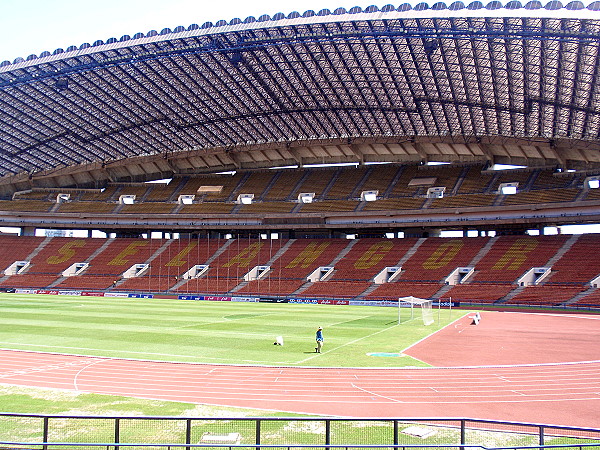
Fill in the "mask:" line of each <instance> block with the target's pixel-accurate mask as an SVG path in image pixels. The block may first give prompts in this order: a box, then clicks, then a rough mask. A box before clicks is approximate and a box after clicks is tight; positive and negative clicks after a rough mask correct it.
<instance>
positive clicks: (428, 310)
mask: <svg viewBox="0 0 600 450" xmlns="http://www.w3.org/2000/svg"><path fill="white" fill-rule="evenodd" d="M432 305H433V300H428V299H425V298H418V297H413V296H412V295H411V296H409V297H400V298H399V299H398V323H399V324H400V323H402V320H404V321H406V320H408V318H410V319H414V318H415V314H418V311H417V312H415V307H416V308H419V309H420V310H421V318H422V319H423V325H431V324H433V322H434V319H433V310H432ZM408 308H410V311H409V309H408ZM403 309H404V310H405V313H404V314H403V313H402V310H403ZM404 316H407V317H404Z"/></svg>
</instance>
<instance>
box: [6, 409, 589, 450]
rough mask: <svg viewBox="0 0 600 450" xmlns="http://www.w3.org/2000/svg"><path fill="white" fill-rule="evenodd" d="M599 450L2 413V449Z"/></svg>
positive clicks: (370, 424)
mask: <svg viewBox="0 0 600 450" xmlns="http://www.w3.org/2000/svg"><path fill="white" fill-rule="evenodd" d="M540 446H545V447H546V448H551V447H552V448H563V447H566V448H578V449H582V450H583V449H584V448H586V447H597V448H598V449H600V429H595V428H579V427H565V426H554V425H540V424H531V423H517V422H502V421H492V420H481V419H462V418H450V419H430V418H419V419H371V418H360V419H339V418H323V417H272V418H271V417H270V418H255V417H242V418H240V417H219V418H196V417H194V418H189V417H142V416H133V417H106V416H64V415H60V416H53V415H30V414H11V413H4V414H0V450H1V449H2V448H4V449H7V448H26V449H35V450H54V449H57V450H58V449H60V450H65V449H78V450H81V449H87V448H89V449H90V450H94V448H95V447H104V448H106V449H107V450H118V449H119V448H120V447H122V450H125V449H128V448H129V447H140V448H149V447H154V448H156V449H157V450H162V449H164V450H168V449H170V448H180V449H183V448H193V447H211V448H220V447H226V448H229V447H231V448H238V447H240V448H244V449H245V448H253V449H259V448H264V449H269V448H277V449H294V448H298V447H300V448H318V449H327V448H332V449H336V448H345V449H359V448H373V449H376V448H379V447H385V448H401V449H403V450H409V449H418V448H421V447H426V448H440V449H442V448H446V447H451V448H454V449H456V448H466V447H476V448H482V449H490V448H494V449H502V448H510V449H517V448H523V449H525V448H539V447H540Z"/></svg>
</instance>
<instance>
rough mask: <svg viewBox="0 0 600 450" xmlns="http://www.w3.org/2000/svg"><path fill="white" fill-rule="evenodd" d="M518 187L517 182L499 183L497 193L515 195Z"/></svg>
mask: <svg viewBox="0 0 600 450" xmlns="http://www.w3.org/2000/svg"><path fill="white" fill-rule="evenodd" d="M518 187H519V183H518V182H512V183H500V186H498V194H502V195H515V194H516V193H517V188H518Z"/></svg>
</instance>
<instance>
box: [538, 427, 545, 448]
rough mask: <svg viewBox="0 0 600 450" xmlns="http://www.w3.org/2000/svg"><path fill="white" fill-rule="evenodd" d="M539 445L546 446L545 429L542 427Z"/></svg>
mask: <svg viewBox="0 0 600 450" xmlns="http://www.w3.org/2000/svg"><path fill="white" fill-rule="evenodd" d="M539 445H544V427H543V426H540V442H539Z"/></svg>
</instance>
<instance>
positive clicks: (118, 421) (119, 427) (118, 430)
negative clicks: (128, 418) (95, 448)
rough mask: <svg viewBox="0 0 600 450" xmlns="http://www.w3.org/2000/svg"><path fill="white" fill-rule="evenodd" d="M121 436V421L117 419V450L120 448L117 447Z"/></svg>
mask: <svg viewBox="0 0 600 450" xmlns="http://www.w3.org/2000/svg"><path fill="white" fill-rule="evenodd" d="M120 434H121V420H120V419H119V418H118V417H117V418H115V450H119V446H118V445H116V444H118V443H119V440H120Z"/></svg>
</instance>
